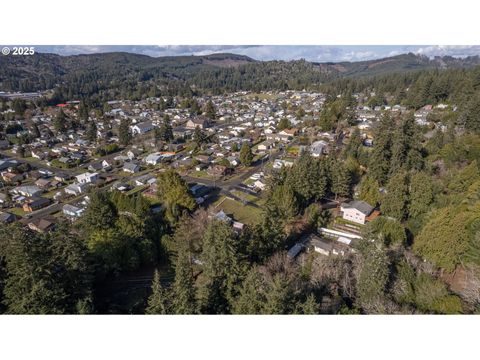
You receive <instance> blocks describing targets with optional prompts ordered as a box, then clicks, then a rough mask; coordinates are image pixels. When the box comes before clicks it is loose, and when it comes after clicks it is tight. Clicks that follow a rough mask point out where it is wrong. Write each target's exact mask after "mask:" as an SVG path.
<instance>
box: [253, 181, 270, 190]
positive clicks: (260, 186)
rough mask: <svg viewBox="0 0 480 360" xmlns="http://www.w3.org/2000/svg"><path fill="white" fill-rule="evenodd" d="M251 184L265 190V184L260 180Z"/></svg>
mask: <svg viewBox="0 0 480 360" xmlns="http://www.w3.org/2000/svg"><path fill="white" fill-rule="evenodd" d="M253 185H254V186H255V187H256V188H258V189H260V190H262V191H263V190H265V188H266V187H267V185H266V184H265V183H263V182H262V181H260V180H257V181H255V182H254V183H253Z"/></svg>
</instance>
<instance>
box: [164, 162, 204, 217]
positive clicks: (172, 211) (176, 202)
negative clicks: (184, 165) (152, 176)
mask: <svg viewBox="0 0 480 360" xmlns="http://www.w3.org/2000/svg"><path fill="white" fill-rule="evenodd" d="M157 196H158V197H159V199H160V201H162V202H163V205H164V207H165V216H166V218H167V219H168V220H169V221H170V222H171V223H174V222H176V220H177V219H178V218H179V217H180V216H181V215H182V213H183V212H184V211H191V210H193V209H194V208H195V200H194V198H193V196H192V194H191V193H190V190H189V189H188V186H187V184H186V182H185V180H183V179H182V178H181V177H180V175H178V174H177V173H176V172H175V171H174V170H173V169H169V170H167V171H164V172H162V173H161V174H160V175H159V177H158V179H157Z"/></svg>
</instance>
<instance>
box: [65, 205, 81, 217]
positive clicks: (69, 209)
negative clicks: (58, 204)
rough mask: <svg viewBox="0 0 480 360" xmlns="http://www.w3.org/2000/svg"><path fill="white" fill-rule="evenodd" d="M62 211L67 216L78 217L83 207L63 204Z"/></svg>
mask: <svg viewBox="0 0 480 360" xmlns="http://www.w3.org/2000/svg"><path fill="white" fill-rule="evenodd" d="M62 211H63V213H64V214H65V215H67V216H71V217H80V216H81V215H82V213H83V212H84V211H85V209H82V208H79V207H76V206H73V205H70V204H65V205H63V208H62Z"/></svg>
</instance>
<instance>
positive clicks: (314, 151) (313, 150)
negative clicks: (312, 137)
mask: <svg viewBox="0 0 480 360" xmlns="http://www.w3.org/2000/svg"><path fill="white" fill-rule="evenodd" d="M327 146H328V145H327V143H326V142H325V141H322V140H319V141H315V142H314V143H313V144H312V145H310V154H311V155H312V156H313V157H320V156H322V155H323V154H325V153H326V149H327Z"/></svg>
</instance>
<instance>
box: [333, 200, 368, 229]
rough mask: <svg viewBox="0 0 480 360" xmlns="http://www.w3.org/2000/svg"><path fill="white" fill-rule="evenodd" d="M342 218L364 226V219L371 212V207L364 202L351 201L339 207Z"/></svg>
mask: <svg viewBox="0 0 480 360" xmlns="http://www.w3.org/2000/svg"><path fill="white" fill-rule="evenodd" d="M340 211H341V212H342V214H343V215H342V217H343V218H344V219H345V220H349V221H353V222H356V223H358V224H362V225H363V224H365V220H366V218H367V217H368V216H369V215H370V214H371V213H372V212H373V206H371V205H370V204H368V203H366V202H365V201H351V202H348V203H342V204H341V205H340Z"/></svg>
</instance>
